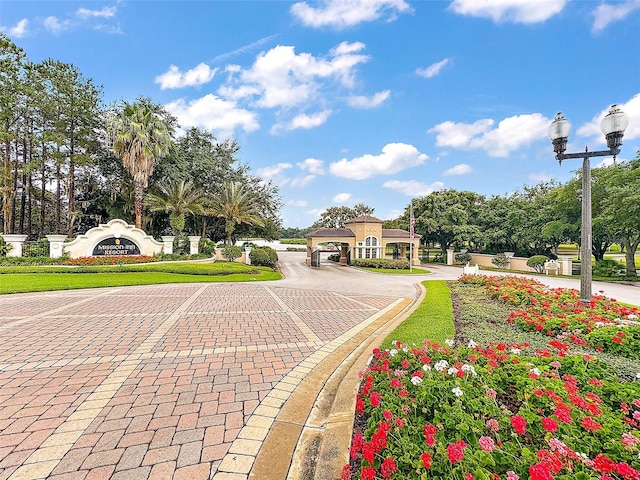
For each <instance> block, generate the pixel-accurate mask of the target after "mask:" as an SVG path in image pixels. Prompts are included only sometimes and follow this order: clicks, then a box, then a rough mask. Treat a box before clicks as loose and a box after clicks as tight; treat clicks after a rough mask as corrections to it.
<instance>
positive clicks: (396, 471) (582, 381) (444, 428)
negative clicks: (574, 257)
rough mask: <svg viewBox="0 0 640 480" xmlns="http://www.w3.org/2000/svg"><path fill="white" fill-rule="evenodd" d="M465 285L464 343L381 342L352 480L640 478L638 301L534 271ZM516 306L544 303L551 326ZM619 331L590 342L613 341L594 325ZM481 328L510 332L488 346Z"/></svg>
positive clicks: (495, 334) (461, 303) (460, 308)
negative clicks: (546, 282) (580, 292)
mask: <svg viewBox="0 0 640 480" xmlns="http://www.w3.org/2000/svg"><path fill="white" fill-rule="evenodd" d="M462 282H465V283H462ZM462 282H458V283H456V284H455V285H451V287H452V292H454V290H455V296H456V301H455V302H454V304H455V305H454V310H456V311H457V313H456V339H457V340H458V345H460V344H462V345H464V346H463V347H460V348H458V349H454V348H453V344H454V342H453V341H447V345H444V346H442V345H438V344H436V343H432V342H427V341H425V342H424V344H423V345H419V346H417V347H416V346H413V347H408V346H406V345H402V344H399V343H396V344H394V345H393V348H392V349H390V350H386V351H381V350H376V351H374V355H373V357H372V362H371V364H370V366H369V367H368V368H367V369H366V370H365V371H364V372H362V378H363V381H362V384H361V389H360V391H359V392H358V395H357V399H356V410H357V412H356V427H355V429H354V437H353V440H352V445H351V450H350V454H351V459H352V460H351V463H350V464H349V465H345V467H344V469H343V475H342V477H343V479H352V478H359V479H368V480H373V479H383V478H391V479H405V478H409V479H421V480H422V479H429V478H438V479H452V480H478V479H482V480H518V479H521V480H529V479H532V480H551V479H555V480H569V479H578V480H589V479H593V480H596V479H597V480H640V472H639V470H640V448H639V447H640V383H639V382H638V377H639V376H640V372H638V371H639V370H640V363H639V362H637V361H636V360H634V358H636V357H634V355H633V352H629V349H633V348H637V344H636V343H634V342H636V340H635V337H634V335H632V334H630V332H633V330H634V329H635V328H636V327H635V326H634V325H632V324H629V323H628V322H629V321H631V323H634V322H633V321H634V320H635V319H634V316H635V315H637V313H636V312H637V309H633V308H628V307H624V306H622V305H620V304H618V303H617V302H615V301H614V300H608V299H606V298H604V297H600V296H594V300H593V301H592V302H591V304H590V305H588V306H586V307H585V306H583V305H582V304H581V303H580V302H579V299H578V296H577V295H576V294H575V293H573V292H571V291H565V290H550V289H547V288H546V287H544V286H543V285H542V284H539V283H538V282H535V281H532V280H520V279H516V278H512V277H506V278H505V279H504V280H500V279H498V278H488V277H468V278H463V279H462ZM474 285H477V286H474ZM454 286H455V287H456V288H455V289H454V288H453V287H454ZM479 289H480V290H484V291H485V293H486V292H489V293H490V296H491V298H490V297H489V296H488V295H486V294H482V293H480V292H479V291H478V290H479ZM496 299H497V300H496ZM504 305H513V306H515V307H516V308H515V309H514V310H513V311H510V310H509V309H507V310H505V309H504ZM489 307H490V308H489ZM537 307H541V309H540V310H535V308H537ZM530 308H531V310H529V309H530ZM490 312H494V314H493V315H490ZM514 312H519V313H520V312H525V313H527V315H529V316H532V317H533V316H535V315H534V313H533V312H540V313H538V315H540V316H544V321H541V322H539V324H541V325H542V327H543V328H542V329H540V328H536V327H535V325H532V324H530V323H527V322H522V324H520V323H519V322H518V320H516V318H523V315H522V314H520V315H519V316H515V317H514V316H513V315H512V314H513V313H514ZM543 312H546V313H543ZM556 316H559V317H560V319H561V321H560V322H559V323H558V325H559V327H554V324H555V323H556V322H558V319H557V318H556ZM592 316H597V318H598V320H597V322H599V323H598V324H596V322H595V321H592V318H591V317H592ZM427 317H428V315H427ZM458 317H460V318H462V319H464V320H463V321H460V319H459V318H458ZM507 317H508V318H509V319H511V322H507V321H505V319H507ZM426 321H431V320H429V319H427V320H426ZM572 322H573V323H572ZM600 322H601V323H602V325H601V324H600ZM536 325H537V324H536ZM570 327H572V328H574V330H572V331H569V330H563V329H565V328H570ZM556 328H557V330H556ZM610 328H612V329H615V330H616V331H621V332H622V333H624V334H625V335H624V336H621V335H620V334H618V336H619V337H621V338H622V339H623V342H621V343H618V342H617V341H613V342H612V343H615V344H616V345H623V346H625V345H626V348H624V349H621V350H618V351H615V350H610V351H609V352H610V353H607V354H604V353H603V354H600V353H598V351H596V350H595V349H591V347H590V345H591V346H593V347H595V348H596V349H597V350H601V349H604V348H603V347H602V346H601V345H598V344H595V342H594V341H593V338H595V337H594V333H601V332H607V331H608V330H606V329H610ZM459 329H460V330H459ZM474 332H475V333H477V334H481V336H483V337H484V338H489V339H491V338H500V339H505V340H504V341H503V342H502V343H498V342H495V341H494V342H491V341H490V340H489V341H488V345H486V346H479V345H476V344H475V342H474V341H473V340H470V339H471V338H473V336H472V335H473V333H474ZM489 332H491V333H489ZM543 334H544V335H543ZM572 335H573V337H572ZM549 337H551V338H549ZM516 338H517V340H516ZM597 347H600V348H597ZM596 355H600V356H602V361H601V360H599V359H597V358H596ZM625 355H626V356H627V357H625ZM605 361H606V363H605ZM634 377H635V379H636V380H635V381H634V380H633V379H634Z"/></svg>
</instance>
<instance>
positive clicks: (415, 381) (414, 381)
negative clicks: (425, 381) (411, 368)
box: [411, 376, 422, 385]
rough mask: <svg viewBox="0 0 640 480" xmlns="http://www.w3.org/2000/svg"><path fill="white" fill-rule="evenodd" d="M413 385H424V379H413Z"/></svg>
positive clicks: (416, 377)
mask: <svg viewBox="0 0 640 480" xmlns="http://www.w3.org/2000/svg"><path fill="white" fill-rule="evenodd" d="M411 383H413V384H414V385H420V384H421V383H422V379H421V378H420V377H418V376H415V377H411Z"/></svg>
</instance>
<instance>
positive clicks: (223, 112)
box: [165, 94, 260, 137]
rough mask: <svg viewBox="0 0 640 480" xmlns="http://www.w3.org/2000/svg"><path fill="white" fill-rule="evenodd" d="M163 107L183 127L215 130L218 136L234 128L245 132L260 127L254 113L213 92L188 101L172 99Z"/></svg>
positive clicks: (226, 134) (224, 135) (228, 132)
mask: <svg viewBox="0 0 640 480" xmlns="http://www.w3.org/2000/svg"><path fill="white" fill-rule="evenodd" d="M165 107H166V109H167V110H168V111H169V112H170V113H172V114H173V115H175V116H176V117H177V118H178V122H179V123H180V125H181V126H182V127H183V128H186V127H201V128H205V129H207V130H210V131H215V132H216V134H217V136H220V137H227V136H230V135H231V134H232V133H233V131H234V130H235V129H236V128H242V129H243V130H244V131H245V132H252V131H254V130H258V129H259V128H260V125H259V124H258V120H257V118H256V114H255V113H253V112H250V111H248V110H245V109H243V108H239V107H238V106H237V105H236V103H235V102H230V101H227V100H223V99H221V98H219V97H216V96H215V95H213V94H207V95H205V96H204V97H201V98H197V99H195V100H192V101H190V102H186V101H185V100H184V99H178V100H174V101H173V102H171V103H168V104H167V105H165Z"/></svg>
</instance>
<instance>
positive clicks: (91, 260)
mask: <svg viewBox="0 0 640 480" xmlns="http://www.w3.org/2000/svg"><path fill="white" fill-rule="evenodd" d="M157 261H158V259H157V257H151V256H146V255H115V256H107V255H104V256H99V257H79V258H67V259H65V260H63V261H62V265H74V266H79V267H86V266H93V265H123V264H131V263H149V262H157Z"/></svg>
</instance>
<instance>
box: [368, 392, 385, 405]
mask: <svg viewBox="0 0 640 480" xmlns="http://www.w3.org/2000/svg"><path fill="white" fill-rule="evenodd" d="M381 398H382V394H381V393H380V392H371V393H370V394H369V400H371V406H372V407H379V406H380V399H381Z"/></svg>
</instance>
